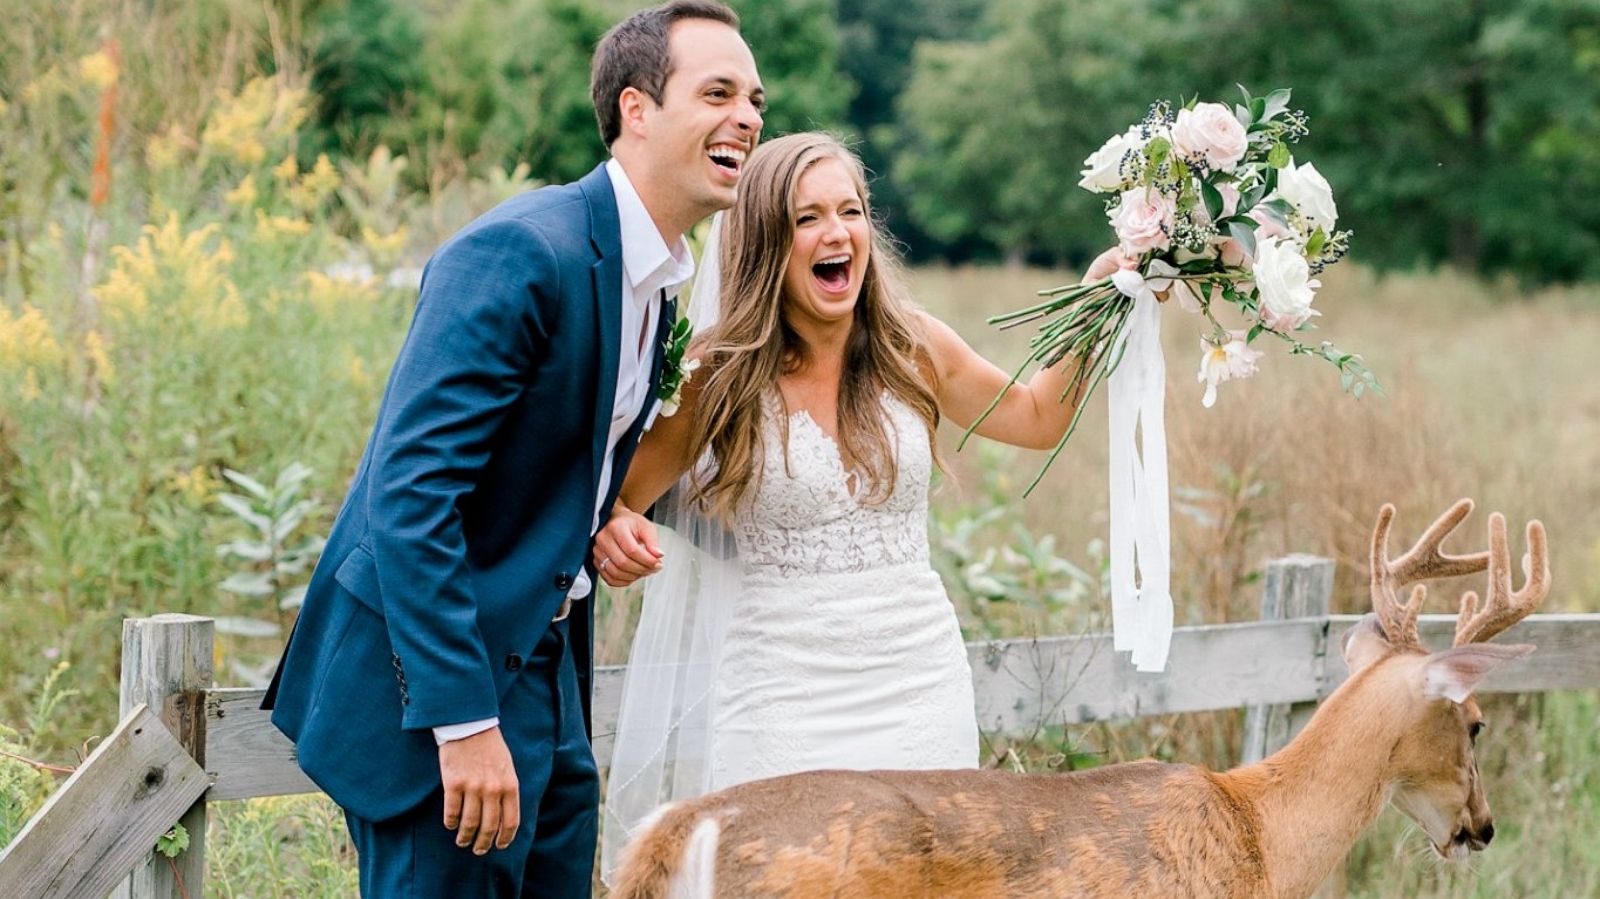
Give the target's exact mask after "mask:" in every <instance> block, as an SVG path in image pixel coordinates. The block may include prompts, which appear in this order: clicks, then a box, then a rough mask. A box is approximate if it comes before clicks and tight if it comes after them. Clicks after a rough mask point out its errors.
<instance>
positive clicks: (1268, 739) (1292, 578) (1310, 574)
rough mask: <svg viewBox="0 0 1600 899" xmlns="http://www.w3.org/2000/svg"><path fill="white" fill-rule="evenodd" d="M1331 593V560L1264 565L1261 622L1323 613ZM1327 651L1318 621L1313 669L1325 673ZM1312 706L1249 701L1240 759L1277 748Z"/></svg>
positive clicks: (1301, 558) (1299, 557) (1300, 557)
mask: <svg viewBox="0 0 1600 899" xmlns="http://www.w3.org/2000/svg"><path fill="white" fill-rule="evenodd" d="M1332 596H1333V560H1332V559H1324V558H1322V557H1320V556H1309V555H1304V554H1295V555H1292V556H1285V557H1283V558H1281V559H1274V560H1272V561H1271V562H1268V563H1267V572H1266V589H1265V590H1264V591H1263V592H1262V594H1261V620H1263V621H1276V620H1279V619H1283V618H1324V619H1326V618H1327V617H1328V601H1329V600H1330V599H1331V598H1332ZM1327 651H1328V629H1327V624H1326V623H1324V625H1323V630H1322V639H1321V640H1320V641H1319V642H1318V644H1317V654H1316V659H1315V663H1314V665H1315V670H1316V671H1317V676H1318V678H1319V679H1322V678H1324V677H1325V676H1326V673H1325V669H1324V660H1325V659H1326V657H1327ZM1316 710H1317V704H1316V703H1315V702H1297V703H1294V704H1292V705H1272V706H1266V705H1253V706H1250V707H1249V708H1248V709H1247V710H1246V711H1245V718H1244V746H1243V747H1242V748H1241V752H1240V755H1241V760H1242V761H1243V763H1244V764H1246V765H1248V764H1251V763H1253V762H1259V761H1261V760H1262V759H1264V758H1266V757H1267V756H1269V755H1271V754H1273V753H1274V752H1277V751H1278V750H1279V749H1282V748H1283V747H1284V746H1285V745H1287V744H1288V742H1289V741H1290V740H1291V739H1293V738H1294V735H1295V734H1297V733H1299V732H1300V728H1301V727H1304V726H1305V723H1306V721H1308V720H1310V718H1311V713H1312V712H1315V711H1316Z"/></svg>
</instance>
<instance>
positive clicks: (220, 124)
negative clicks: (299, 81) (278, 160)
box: [200, 78, 278, 165]
mask: <svg viewBox="0 0 1600 899" xmlns="http://www.w3.org/2000/svg"><path fill="white" fill-rule="evenodd" d="M217 100H218V105H217V109H216V111H214V112H213V113H212V114H211V117H210V119H209V120H208V121H207V122H206V127H205V130H204V131H202V132H201V133H200V142H201V143H202V144H203V145H205V146H206V147H208V148H210V149H213V150H216V151H218V152H220V153H223V154H225V155H227V156H230V157H232V158H233V159H234V161H236V162H242V163H244V164H246V165H255V164H257V163H259V162H261V161H262V160H263V159H266V158H267V148H266V145H265V144H263V143H262V142H261V138H262V137H266V136H271V135H270V132H269V131H268V129H267V125H268V122H270V121H271V119H272V118H273V115H274V112H275V111H276V108H277V103H278V98H277V97H276V85H275V84H274V82H273V80H272V79H271V78H255V79H252V80H251V81H250V82H249V83H247V84H246V85H245V86H244V87H243V88H242V89H240V91H239V93H238V94H236V95H231V96H230V95H229V94H227V93H225V92H223V93H219V94H218V97H217Z"/></svg>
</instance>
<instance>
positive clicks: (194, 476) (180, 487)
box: [167, 465, 219, 505]
mask: <svg viewBox="0 0 1600 899" xmlns="http://www.w3.org/2000/svg"><path fill="white" fill-rule="evenodd" d="M167 486H168V487H170V488H171V489H172V491H173V492H174V493H178V494H181V495H182V496H184V497H185V498H186V499H189V500H191V501H192V502H194V503H195V504H196V505H200V504H202V503H204V502H205V501H206V500H208V499H210V498H211V494H212V493H213V492H215V491H216V488H217V487H218V486H219V484H218V482H217V479H216V478H213V477H212V476H211V472H209V471H207V470H206V467H205V466H204V465H196V466H195V467H193V468H191V469H189V470H188V471H180V472H177V473H176V474H174V475H172V476H171V477H169V478H168V479H167Z"/></svg>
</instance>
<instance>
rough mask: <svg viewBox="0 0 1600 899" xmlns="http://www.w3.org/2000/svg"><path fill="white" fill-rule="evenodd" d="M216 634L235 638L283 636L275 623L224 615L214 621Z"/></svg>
mask: <svg viewBox="0 0 1600 899" xmlns="http://www.w3.org/2000/svg"><path fill="white" fill-rule="evenodd" d="M216 628H217V633H219V634H229V635H232V636H235V637H278V636H282V635H283V631H282V630H280V629H279V627H278V623H277V622H276V621H263V620H261V619H260V618H242V617H239V616H230V615H224V616H222V617H220V618H218V619H216Z"/></svg>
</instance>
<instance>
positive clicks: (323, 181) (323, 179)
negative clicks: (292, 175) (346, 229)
mask: <svg viewBox="0 0 1600 899" xmlns="http://www.w3.org/2000/svg"><path fill="white" fill-rule="evenodd" d="M339 183H340V181H339V172H338V170H337V169H335V168H334V167H333V162H332V161H331V160H329V159H328V154H326V153H319V154H317V161H316V163H314V164H313V165H312V166H311V171H309V172H307V173H306V174H305V177H303V178H301V179H300V187H301V188H302V189H303V190H304V191H305V194H306V197H307V198H308V200H309V201H310V204H311V205H313V206H314V205H317V204H319V203H321V202H322V201H323V200H325V199H327V198H328V197H330V196H332V195H333V192H334V191H336V190H338V189H339Z"/></svg>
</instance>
